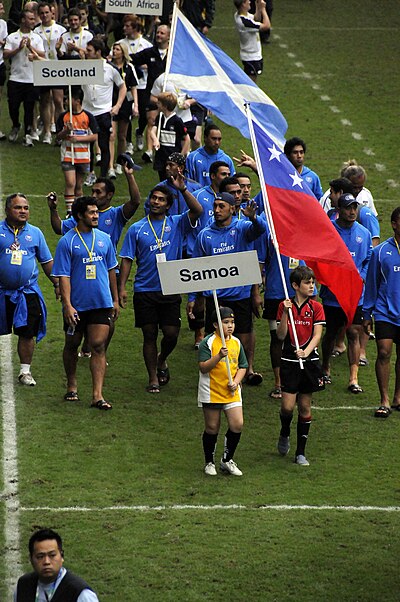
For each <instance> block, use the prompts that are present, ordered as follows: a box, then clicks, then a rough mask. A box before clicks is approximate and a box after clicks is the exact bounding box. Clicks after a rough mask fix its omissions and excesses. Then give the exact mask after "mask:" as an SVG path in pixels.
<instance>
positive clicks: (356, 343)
mask: <svg viewBox="0 0 400 602" xmlns="http://www.w3.org/2000/svg"><path fill="white" fill-rule="evenodd" d="M338 211H339V217H338V218H337V220H336V221H335V222H333V225H334V226H335V228H336V230H337V231H338V234H339V236H340V237H341V238H342V240H343V242H344V243H345V245H346V247H347V248H348V250H349V252H350V255H351V256H352V258H353V261H354V263H355V265H356V267H357V269H358V272H359V274H360V276H361V278H362V279H363V280H365V278H366V274H367V270H368V263H369V260H370V257H371V253H372V239H371V234H370V232H369V231H368V230H367V229H366V228H365V227H364V226H362V225H361V224H359V223H358V222H357V212H358V202H357V200H356V199H355V198H354V196H353V195H352V194H349V193H346V194H343V195H342V196H341V197H339V199H338ZM320 297H321V299H322V303H323V305H324V311H325V318H326V331H325V335H324V338H323V339H322V368H323V371H324V374H325V382H326V383H327V384H330V383H331V382H332V380H331V378H330V358H331V355H332V351H333V348H334V344H335V338H336V335H337V334H338V333H339V332H340V330H341V329H342V328H343V327H344V326H345V325H346V316H345V313H344V311H343V309H342V308H341V307H340V305H339V303H338V301H337V299H336V297H335V296H334V295H333V294H332V293H331V291H330V290H329V289H328V288H327V287H326V286H321V290H320ZM362 303H363V294H362V295H361V298H360V301H359V305H358V307H357V310H356V312H355V315H354V318H353V323H352V324H350V325H348V327H347V330H346V334H347V343H348V345H347V354H348V359H349V366H350V375H349V384H348V390H349V391H350V393H354V394H358V393H362V392H363V390H362V388H361V387H360V385H359V384H358V365H359V361H360V334H361V332H362Z"/></svg>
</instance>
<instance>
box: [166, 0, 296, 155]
mask: <svg viewBox="0 0 400 602" xmlns="http://www.w3.org/2000/svg"><path fill="white" fill-rule="evenodd" d="M168 59H169V60H168V62H169V65H167V69H166V77H167V80H168V81H170V82H172V83H173V84H175V85H176V86H177V87H178V88H180V89H181V90H182V91H184V92H186V93H187V94H189V95H190V96H192V97H193V98H195V99H196V100H197V101H198V102H199V103H200V104H202V105H204V106H205V107H207V109H209V110H210V111H212V112H213V113H214V114H215V115H216V116H217V117H219V118H220V119H221V120H222V121H223V122H224V123H227V124H229V125H232V126H233V127H235V128H237V129H238V130H239V131H240V132H241V134H242V135H243V136H245V137H246V138H250V133H249V127H248V123H247V116H246V112H245V107H244V103H245V102H246V103H250V106H251V111H252V114H253V118H254V119H255V121H256V122H257V123H258V124H259V125H261V127H262V128H263V129H265V130H267V131H268V133H269V135H270V136H271V137H272V138H273V139H274V140H275V141H276V142H277V143H278V144H280V145H282V146H283V144H284V137H285V132H286V130H287V123H286V120H285V118H284V117H283V115H282V113H281V112H280V110H279V109H278V107H277V106H276V105H275V103H274V102H273V101H272V100H271V99H270V98H269V97H268V96H267V95H266V94H264V92H263V91H262V90H261V89H260V88H259V87H258V86H257V85H256V84H255V83H254V82H253V81H252V80H251V79H250V78H249V77H248V76H247V75H246V74H245V73H244V71H242V69H241V68H240V67H239V66H238V65H237V64H236V63H235V62H234V61H233V60H232V59H231V58H230V57H229V56H228V55H226V54H225V53H224V52H223V51H222V50H221V49H220V48H218V46H216V45H215V44H213V43H212V42H210V40H208V39H207V38H206V37H205V36H203V35H202V34H201V33H199V32H198V31H197V29H195V28H194V27H193V25H192V24H191V23H190V22H189V21H188V20H187V19H186V17H185V16H184V15H183V14H182V13H181V11H180V10H179V9H178V8H176V5H175V10H174V18H173V21H172V31H171V40H170V48H169V57H168Z"/></svg>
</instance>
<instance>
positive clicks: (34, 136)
mask: <svg viewBox="0 0 400 602" xmlns="http://www.w3.org/2000/svg"><path fill="white" fill-rule="evenodd" d="M30 136H31V138H32V140H35V142H39V132H38V131H37V130H32V131H31V134H30Z"/></svg>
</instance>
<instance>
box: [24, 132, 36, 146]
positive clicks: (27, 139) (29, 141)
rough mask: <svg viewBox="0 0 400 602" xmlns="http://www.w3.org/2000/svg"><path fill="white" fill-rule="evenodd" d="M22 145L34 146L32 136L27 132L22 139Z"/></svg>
mask: <svg viewBox="0 0 400 602" xmlns="http://www.w3.org/2000/svg"><path fill="white" fill-rule="evenodd" d="M22 146H33V141H32V136H30V135H29V134H27V135H26V136H24V139H23V140H22Z"/></svg>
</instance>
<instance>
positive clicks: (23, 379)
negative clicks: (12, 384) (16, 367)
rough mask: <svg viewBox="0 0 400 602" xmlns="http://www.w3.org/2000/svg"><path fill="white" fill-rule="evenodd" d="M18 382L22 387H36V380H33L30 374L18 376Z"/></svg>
mask: <svg viewBox="0 0 400 602" xmlns="http://www.w3.org/2000/svg"><path fill="white" fill-rule="evenodd" d="M18 380H19V382H20V383H21V385H26V386H27V387H34V386H35V385H36V380H35V379H34V378H33V376H32V374H31V373H30V372H25V373H22V372H21V374H20V375H19V376H18Z"/></svg>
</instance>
